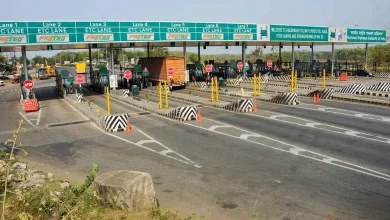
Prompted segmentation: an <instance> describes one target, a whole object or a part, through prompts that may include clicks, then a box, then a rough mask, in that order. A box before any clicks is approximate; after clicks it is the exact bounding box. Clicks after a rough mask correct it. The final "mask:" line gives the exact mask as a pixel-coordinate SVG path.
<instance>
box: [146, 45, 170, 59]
mask: <svg viewBox="0 0 390 220" xmlns="http://www.w3.org/2000/svg"><path fill="white" fill-rule="evenodd" d="M149 52H150V57H167V56H169V50H168V48H166V47H155V48H151V49H150V50H149Z"/></svg>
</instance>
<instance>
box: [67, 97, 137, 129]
mask: <svg viewBox="0 0 390 220" xmlns="http://www.w3.org/2000/svg"><path fill="white" fill-rule="evenodd" d="M76 98H77V97H76ZM65 100H66V101H67V102H68V103H69V102H70V103H69V104H71V105H73V106H74V107H75V108H77V109H78V110H79V111H80V112H81V114H83V115H84V116H85V117H87V118H89V119H90V120H91V121H92V122H94V123H95V124H96V125H98V126H99V127H101V128H102V129H103V130H105V131H107V132H120V131H125V130H126V126H127V121H128V120H129V115H128V114H127V113H121V114H110V115H108V112H107V111H106V110H104V109H102V108H101V107H99V106H97V105H95V104H94V103H92V102H88V101H87V100H86V101H87V102H78V101H77V100H76V99H75V94H70V95H67V96H65ZM84 100H85V99H84ZM97 110H98V111H97Z"/></svg>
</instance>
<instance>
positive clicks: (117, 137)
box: [64, 100, 202, 168]
mask: <svg viewBox="0 0 390 220" xmlns="http://www.w3.org/2000/svg"><path fill="white" fill-rule="evenodd" d="M64 102H65V103H66V104H67V105H69V106H70V107H71V108H72V109H73V110H75V111H76V112H77V113H79V114H80V115H81V116H82V117H83V118H85V119H86V120H89V118H88V117H86V116H85V115H84V114H82V113H81V112H80V111H79V110H78V109H76V108H75V107H74V106H73V105H71V104H69V103H68V102H67V101H65V100H64ZM90 123H91V124H92V125H93V126H94V127H95V128H97V129H98V130H99V131H101V132H103V133H104V134H106V135H108V136H111V137H114V138H116V139H119V140H121V141H124V142H127V143H129V144H133V145H136V146H138V147H140V148H143V149H145V150H148V151H151V152H153V153H157V154H159V155H162V156H165V157H168V158H170V159H173V160H176V161H179V162H181V163H184V164H188V165H191V166H194V167H196V168H202V166H201V165H199V164H197V163H195V162H193V161H191V160H190V159H188V158H187V157H185V156H183V155H181V154H179V153H177V152H174V151H173V150H171V149H169V148H168V147H166V146H165V145H163V144H161V143H160V142H158V141H157V140H155V139H154V138H152V137H150V136H149V135H147V134H145V133H144V132H143V131H141V130H139V129H137V131H139V132H140V133H142V134H143V135H145V136H146V137H148V138H149V139H150V140H153V142H156V143H157V144H159V145H160V146H162V147H164V148H165V149H166V150H164V151H161V152H158V151H156V150H153V149H151V148H148V147H144V146H142V145H139V144H137V143H134V142H132V141H129V140H126V139H124V138H122V137H119V136H116V135H114V134H111V133H107V132H105V131H104V130H103V129H102V128H100V127H99V126H97V125H96V124H95V123H94V122H90ZM167 150H168V151H169V152H174V153H175V154H176V155H178V156H180V157H182V158H183V159H184V160H183V159H180V158H176V157H172V156H170V155H166V152H167Z"/></svg>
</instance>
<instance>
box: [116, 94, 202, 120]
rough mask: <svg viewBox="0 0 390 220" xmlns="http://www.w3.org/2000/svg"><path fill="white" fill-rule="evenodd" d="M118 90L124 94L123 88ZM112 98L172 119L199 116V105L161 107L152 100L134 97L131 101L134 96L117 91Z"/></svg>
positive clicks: (193, 118)
mask: <svg viewBox="0 0 390 220" xmlns="http://www.w3.org/2000/svg"><path fill="white" fill-rule="evenodd" d="M142 91H143V92H144V91H148V90H147V89H145V90H142ZM117 92H118V93H119V94H122V91H121V90H117ZM111 98H113V99H115V100H118V101H122V102H126V103H127V104H130V105H132V106H134V107H137V108H139V109H142V110H145V111H149V112H153V113H155V114H157V115H160V116H163V117H167V118H171V119H175V120H178V121H190V120H196V119H197V118H198V107H197V106H180V107H176V108H171V109H159V108H158V104H157V103H154V102H150V101H149V102H147V103H145V102H143V101H137V100H134V99H133V101H130V99H131V98H132V97H127V98H125V97H123V95H118V94H115V93H111ZM151 103H153V104H151Z"/></svg>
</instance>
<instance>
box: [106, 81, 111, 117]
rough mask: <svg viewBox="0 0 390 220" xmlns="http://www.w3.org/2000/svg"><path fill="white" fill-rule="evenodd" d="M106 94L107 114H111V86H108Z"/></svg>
mask: <svg viewBox="0 0 390 220" xmlns="http://www.w3.org/2000/svg"><path fill="white" fill-rule="evenodd" d="M106 96H107V114H109V115H110V114H111V105H110V88H109V87H108V86H107V87H106Z"/></svg>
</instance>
